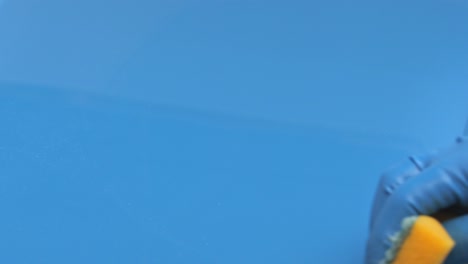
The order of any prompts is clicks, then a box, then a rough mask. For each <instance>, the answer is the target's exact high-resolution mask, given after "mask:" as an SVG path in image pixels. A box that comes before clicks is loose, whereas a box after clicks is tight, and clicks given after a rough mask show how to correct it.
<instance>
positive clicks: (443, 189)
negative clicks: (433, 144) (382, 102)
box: [365, 136, 468, 264]
mask: <svg viewBox="0 0 468 264" xmlns="http://www.w3.org/2000/svg"><path fill="white" fill-rule="evenodd" d="M441 213H450V215H451V217H450V219H449V220H445V221H443V225H444V226H445V228H446V229H447V231H448V233H449V234H450V235H451V236H452V238H453V239H454V240H455V242H456V246H455V248H454V250H453V251H452V252H451V253H450V255H449V256H448V258H447V260H446V262H445V263H446V264H461V263H468V250H467V249H468V137H467V136H465V137H460V138H458V139H457V140H456V142H455V143H454V144H453V145H452V146H451V147H449V148H447V149H446V150H443V151H439V152H437V153H430V154H427V155H424V156H420V157H416V156H413V157H410V158H409V159H408V160H406V161H404V162H402V163H401V164H400V165H399V166H396V167H395V168H393V169H391V170H389V171H387V172H386V173H384V174H383V176H382V177H381V180H380V183H379V186H378V189H377V192H376V195H375V198H374V204H373V207H372V212H371V221H370V236H369V239H368V242H367V251H366V260H365V263H366V264H379V262H380V261H381V260H382V259H384V257H385V252H386V251H387V250H388V249H389V248H390V247H391V245H392V242H391V240H390V237H391V236H393V235H394V234H395V233H397V232H398V231H400V229H401V222H402V220H403V219H404V218H406V217H408V216H416V215H440V214H441Z"/></svg>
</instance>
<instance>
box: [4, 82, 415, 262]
mask: <svg viewBox="0 0 468 264" xmlns="http://www.w3.org/2000/svg"><path fill="white" fill-rule="evenodd" d="M0 97H1V98H2V104H1V105H0V118H1V120H2V128H1V129H0V139H1V140H0V149H1V152H0V160H1V164H2V165H1V166H0V194H1V199H0V208H2V217H1V219H0V234H2V235H1V237H0V247H1V248H2V254H0V261H1V262H5V263H7V262H8V263H171V264H172V263H207V264H210V263H317V261H318V260H320V262H321V263H359V262H360V261H361V258H362V254H363V249H364V243H365V239H366V234H367V217H368V212H369V206H370V201H371V198H372V195H373V189H374V187H375V184H376V181H377V178H378V173H379V172H380V170H381V169H383V168H384V167H385V166H387V165H389V162H393V161H397V160H399V159H400V158H402V156H401V155H402V153H405V152H404V151H405V148H406V147H408V146H411V145H412V143H411V142H410V141H408V142H406V141H405V140H402V139H398V138H396V139H393V141H392V143H391V144H385V142H386V141H387V143H388V141H390V139H386V140H384V141H383V142H382V138H379V137H372V136H369V135H364V136H363V135H360V134H357V133H354V134H353V133H347V134H346V135H344V134H343V132H342V131H336V130H327V129H323V128H320V127H304V126H293V125H284V124H281V123H274V122H268V121H262V120H255V119H238V118H233V117H226V116H220V115H216V114H210V113H203V112H196V111H189V112H187V111H184V110H178V109H176V108H175V109H171V108H167V107H158V106H155V105H152V104H146V103H137V102H131V101H125V100H120V99H115V98H109V97H100V96H91V95H87V94H82V93H73V92H63V91H59V90H53V89H47V88H45V87H41V88H37V87H35V88H31V87H27V86H14V85H4V86H2V89H1V92H0ZM414 148H415V149H416V147H414Z"/></svg>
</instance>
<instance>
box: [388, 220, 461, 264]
mask: <svg viewBox="0 0 468 264" xmlns="http://www.w3.org/2000/svg"><path fill="white" fill-rule="evenodd" d="M405 229H406V231H405ZM402 233H405V234H404V235H403V236H404V237H403V236H402V235H401V234H399V236H400V237H399V238H397V239H401V240H402V241H400V242H399V243H396V244H399V245H398V248H395V249H393V252H394V254H396V255H394V256H393V259H392V261H391V262H390V263H392V264H413V263H417V264H442V263H443V262H444V260H445V258H447V256H448V254H449V253H450V251H451V250H452V249H453V247H454V246H455V242H454V241H453V239H452V238H451V237H450V235H449V234H448V233H447V231H446V230H445V228H444V227H443V226H442V225H441V224H440V222H439V221H437V220H436V219H434V218H432V217H430V216H418V217H412V218H409V219H406V220H405V221H404V223H403V231H402Z"/></svg>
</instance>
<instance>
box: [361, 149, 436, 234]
mask: <svg viewBox="0 0 468 264" xmlns="http://www.w3.org/2000/svg"><path fill="white" fill-rule="evenodd" d="M436 158H437V153H436V152H432V153H429V154H426V155H424V156H411V157H409V159H407V160H405V161H403V162H401V163H400V164H398V165H397V166H395V167H393V168H391V169H389V170H388V171H386V172H384V173H383V174H382V176H381V177H380V182H379V185H378V187H377V190H376V193H375V195H374V202H373V205H372V210H371V218H370V228H371V229H372V228H373V226H374V222H375V219H376V218H377V215H378V214H379V212H380V210H381V208H382V207H383V205H384V204H385V202H386V200H387V198H388V197H389V196H390V195H391V194H392V193H393V192H395V190H396V189H397V188H398V187H399V186H401V185H402V184H403V183H405V182H406V181H407V180H408V179H409V178H411V177H413V176H416V175H418V174H419V173H420V172H421V171H422V170H424V169H425V168H427V167H429V166H430V165H431V164H432V162H433V161H434V160H435V159H436Z"/></svg>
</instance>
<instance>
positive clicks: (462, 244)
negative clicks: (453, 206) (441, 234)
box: [443, 215, 468, 264]
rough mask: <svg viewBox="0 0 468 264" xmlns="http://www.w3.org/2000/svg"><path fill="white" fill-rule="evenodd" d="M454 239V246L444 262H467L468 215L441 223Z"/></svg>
mask: <svg viewBox="0 0 468 264" xmlns="http://www.w3.org/2000/svg"><path fill="white" fill-rule="evenodd" d="M443 225H444V227H445V229H446V230H447V232H448V233H449V234H450V236H451V237H452V238H453V240H455V243H456V244H455V248H454V249H453V250H452V252H451V253H450V254H449V256H448V257H447V259H446V260H445V262H444V263H445V264H460V263H468V251H467V250H466V249H467V248H468V215H463V216H460V217H457V218H454V219H451V220H449V221H446V222H444V223H443Z"/></svg>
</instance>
